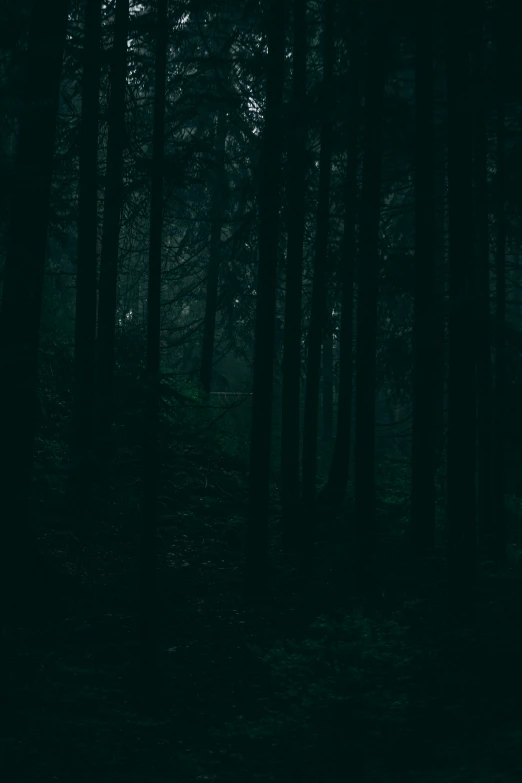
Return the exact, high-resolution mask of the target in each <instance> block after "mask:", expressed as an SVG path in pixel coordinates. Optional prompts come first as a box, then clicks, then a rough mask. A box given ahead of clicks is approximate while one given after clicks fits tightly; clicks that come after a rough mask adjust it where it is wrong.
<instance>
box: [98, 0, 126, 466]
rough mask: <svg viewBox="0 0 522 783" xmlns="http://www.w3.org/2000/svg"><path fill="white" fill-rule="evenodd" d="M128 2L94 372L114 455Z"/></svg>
mask: <svg viewBox="0 0 522 783" xmlns="http://www.w3.org/2000/svg"><path fill="white" fill-rule="evenodd" d="M128 27H129V0H116V12H115V19H114V43H113V50H112V62H111V76H110V96H109V107H108V126H109V127H108V140H107V164H106V176H105V196H104V201H103V230H102V246H101V258H100V298H99V303H98V336H97V359H96V362H97V366H96V376H97V377H96V387H97V388H96V395H97V403H96V408H97V410H96V429H97V433H96V435H97V439H98V443H97V446H98V450H99V451H100V453H102V454H105V455H106V454H107V453H108V452H109V451H110V449H111V442H110V430H111V425H112V403H113V400H112V395H113V377H114V347H115V334H116V333H115V329H116V301H117V288H118V254H119V241H120V225H121V210H122V205H123V148H124V144H125V88H126V84H127V38H128Z"/></svg>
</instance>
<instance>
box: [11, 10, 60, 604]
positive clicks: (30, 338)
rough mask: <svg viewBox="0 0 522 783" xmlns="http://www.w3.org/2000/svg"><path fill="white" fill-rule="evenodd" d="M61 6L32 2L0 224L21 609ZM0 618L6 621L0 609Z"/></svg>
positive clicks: (15, 580)
mask: <svg viewBox="0 0 522 783" xmlns="http://www.w3.org/2000/svg"><path fill="white" fill-rule="evenodd" d="M68 6H69V3H68V1H67V0H56V2H54V3H52V4H49V3H46V2H44V0H35V2H34V3H33V9H32V14H31V21H30V29H29V41H28V48H27V69H26V81H25V85H24V93H23V102H22V107H21V110H20V116H19V124H18V141H17V150H16V158H15V171H14V179H13V188H14V189H13V192H12V194H11V210H10V222H9V226H8V230H7V252H6V261H5V270H4V282H3V290H2V306H1V311H0V364H1V370H2V378H3V382H2V384H1V392H0V395H1V403H0V433H1V435H0V443H1V453H2V470H1V471H0V494H1V497H2V504H3V508H4V513H5V524H4V529H3V540H2V553H3V555H2V558H1V563H0V573H1V577H0V578H1V585H0V589H1V593H2V596H3V597H4V599H7V600H5V601H4V609H5V611H6V612H8V613H10V612H16V611H17V609H18V608H20V607H24V608H25V607H26V599H27V600H29V599H30V593H31V589H32V586H31V584H30V574H29V573H28V571H29V570H30V569H31V568H32V567H33V566H34V565H35V562H36V557H35V556H36V551H35V547H34V542H33V540H32V538H31V535H30V520H29V495H30V489H31V472H32V464H33V448H34V438H35V434H36V412H37V407H38V397H37V382H38V347H39V336H40V320H41V311H42V295H43V276H44V268H45V258H46V247H47V230H48V223H49V208H50V194H51V177H52V170H53V156H54V144H55V133H56V118H57V112H58V104H59V93H60V80H61V74H62V61H63V51H64V46H65V35H66V27H67V11H68ZM3 619H7V618H6V614H5V613H4V615H3Z"/></svg>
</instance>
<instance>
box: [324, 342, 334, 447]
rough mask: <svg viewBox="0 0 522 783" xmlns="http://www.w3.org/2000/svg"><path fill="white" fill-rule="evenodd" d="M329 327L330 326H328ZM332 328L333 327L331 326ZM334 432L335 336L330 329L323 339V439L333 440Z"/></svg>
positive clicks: (329, 441)
mask: <svg viewBox="0 0 522 783" xmlns="http://www.w3.org/2000/svg"><path fill="white" fill-rule="evenodd" d="M327 328H329V327H327ZM330 328H331V327H330ZM332 433H333V336H332V333H331V331H328V333H327V334H325V336H324V340H323V432H322V436H323V441H324V442H325V443H327V444H329V443H331V442H332Z"/></svg>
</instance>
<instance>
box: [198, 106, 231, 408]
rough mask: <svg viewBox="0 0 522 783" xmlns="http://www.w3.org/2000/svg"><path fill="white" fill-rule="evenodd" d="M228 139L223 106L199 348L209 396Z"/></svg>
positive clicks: (219, 110) (217, 140) (218, 131)
mask: <svg viewBox="0 0 522 783" xmlns="http://www.w3.org/2000/svg"><path fill="white" fill-rule="evenodd" d="M226 139H227V114H226V111H225V108H224V107H220V108H219V109H218V112H217V129H216V142H215V151H214V154H215V169H214V181H213V183H212V194H211V202H212V203H211V207H210V220H211V228H210V257H209V263H208V275H207V294H206V299H205V319H204V322H203V345H202V349H201V368H200V382H201V386H202V388H203V391H204V392H206V394H209V393H210V387H211V383H212V363H213V359H214V336H215V331H216V313H217V303H218V283H219V266H220V262H221V229H222V227H223V204H224V199H225V191H226V187H227V182H226V171H225V143H226Z"/></svg>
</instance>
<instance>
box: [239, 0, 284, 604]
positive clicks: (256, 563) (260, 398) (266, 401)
mask: <svg viewBox="0 0 522 783" xmlns="http://www.w3.org/2000/svg"><path fill="white" fill-rule="evenodd" d="M265 22H266V29H267V34H268V56H267V60H266V69H267V86H266V109H265V127H264V131H263V139H262V143H261V162H260V183H259V268H258V278H257V302H256V321H255V345H254V373H253V374H254V377H253V390H252V431H251V439H250V496H249V509H248V530H247V559H246V574H245V590H246V592H247V593H248V594H250V595H262V594H263V593H264V592H265V590H266V587H267V582H268V512H269V501H270V456H271V443H272V385H273V372H274V347H275V309H276V284H277V248H278V239H279V203H280V196H279V189H280V184H281V158H282V131H283V128H282V124H283V117H282V109H283V81H284V67H285V63H284V56H285V3H284V2H283V0H269V2H267V4H266V15H265Z"/></svg>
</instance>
